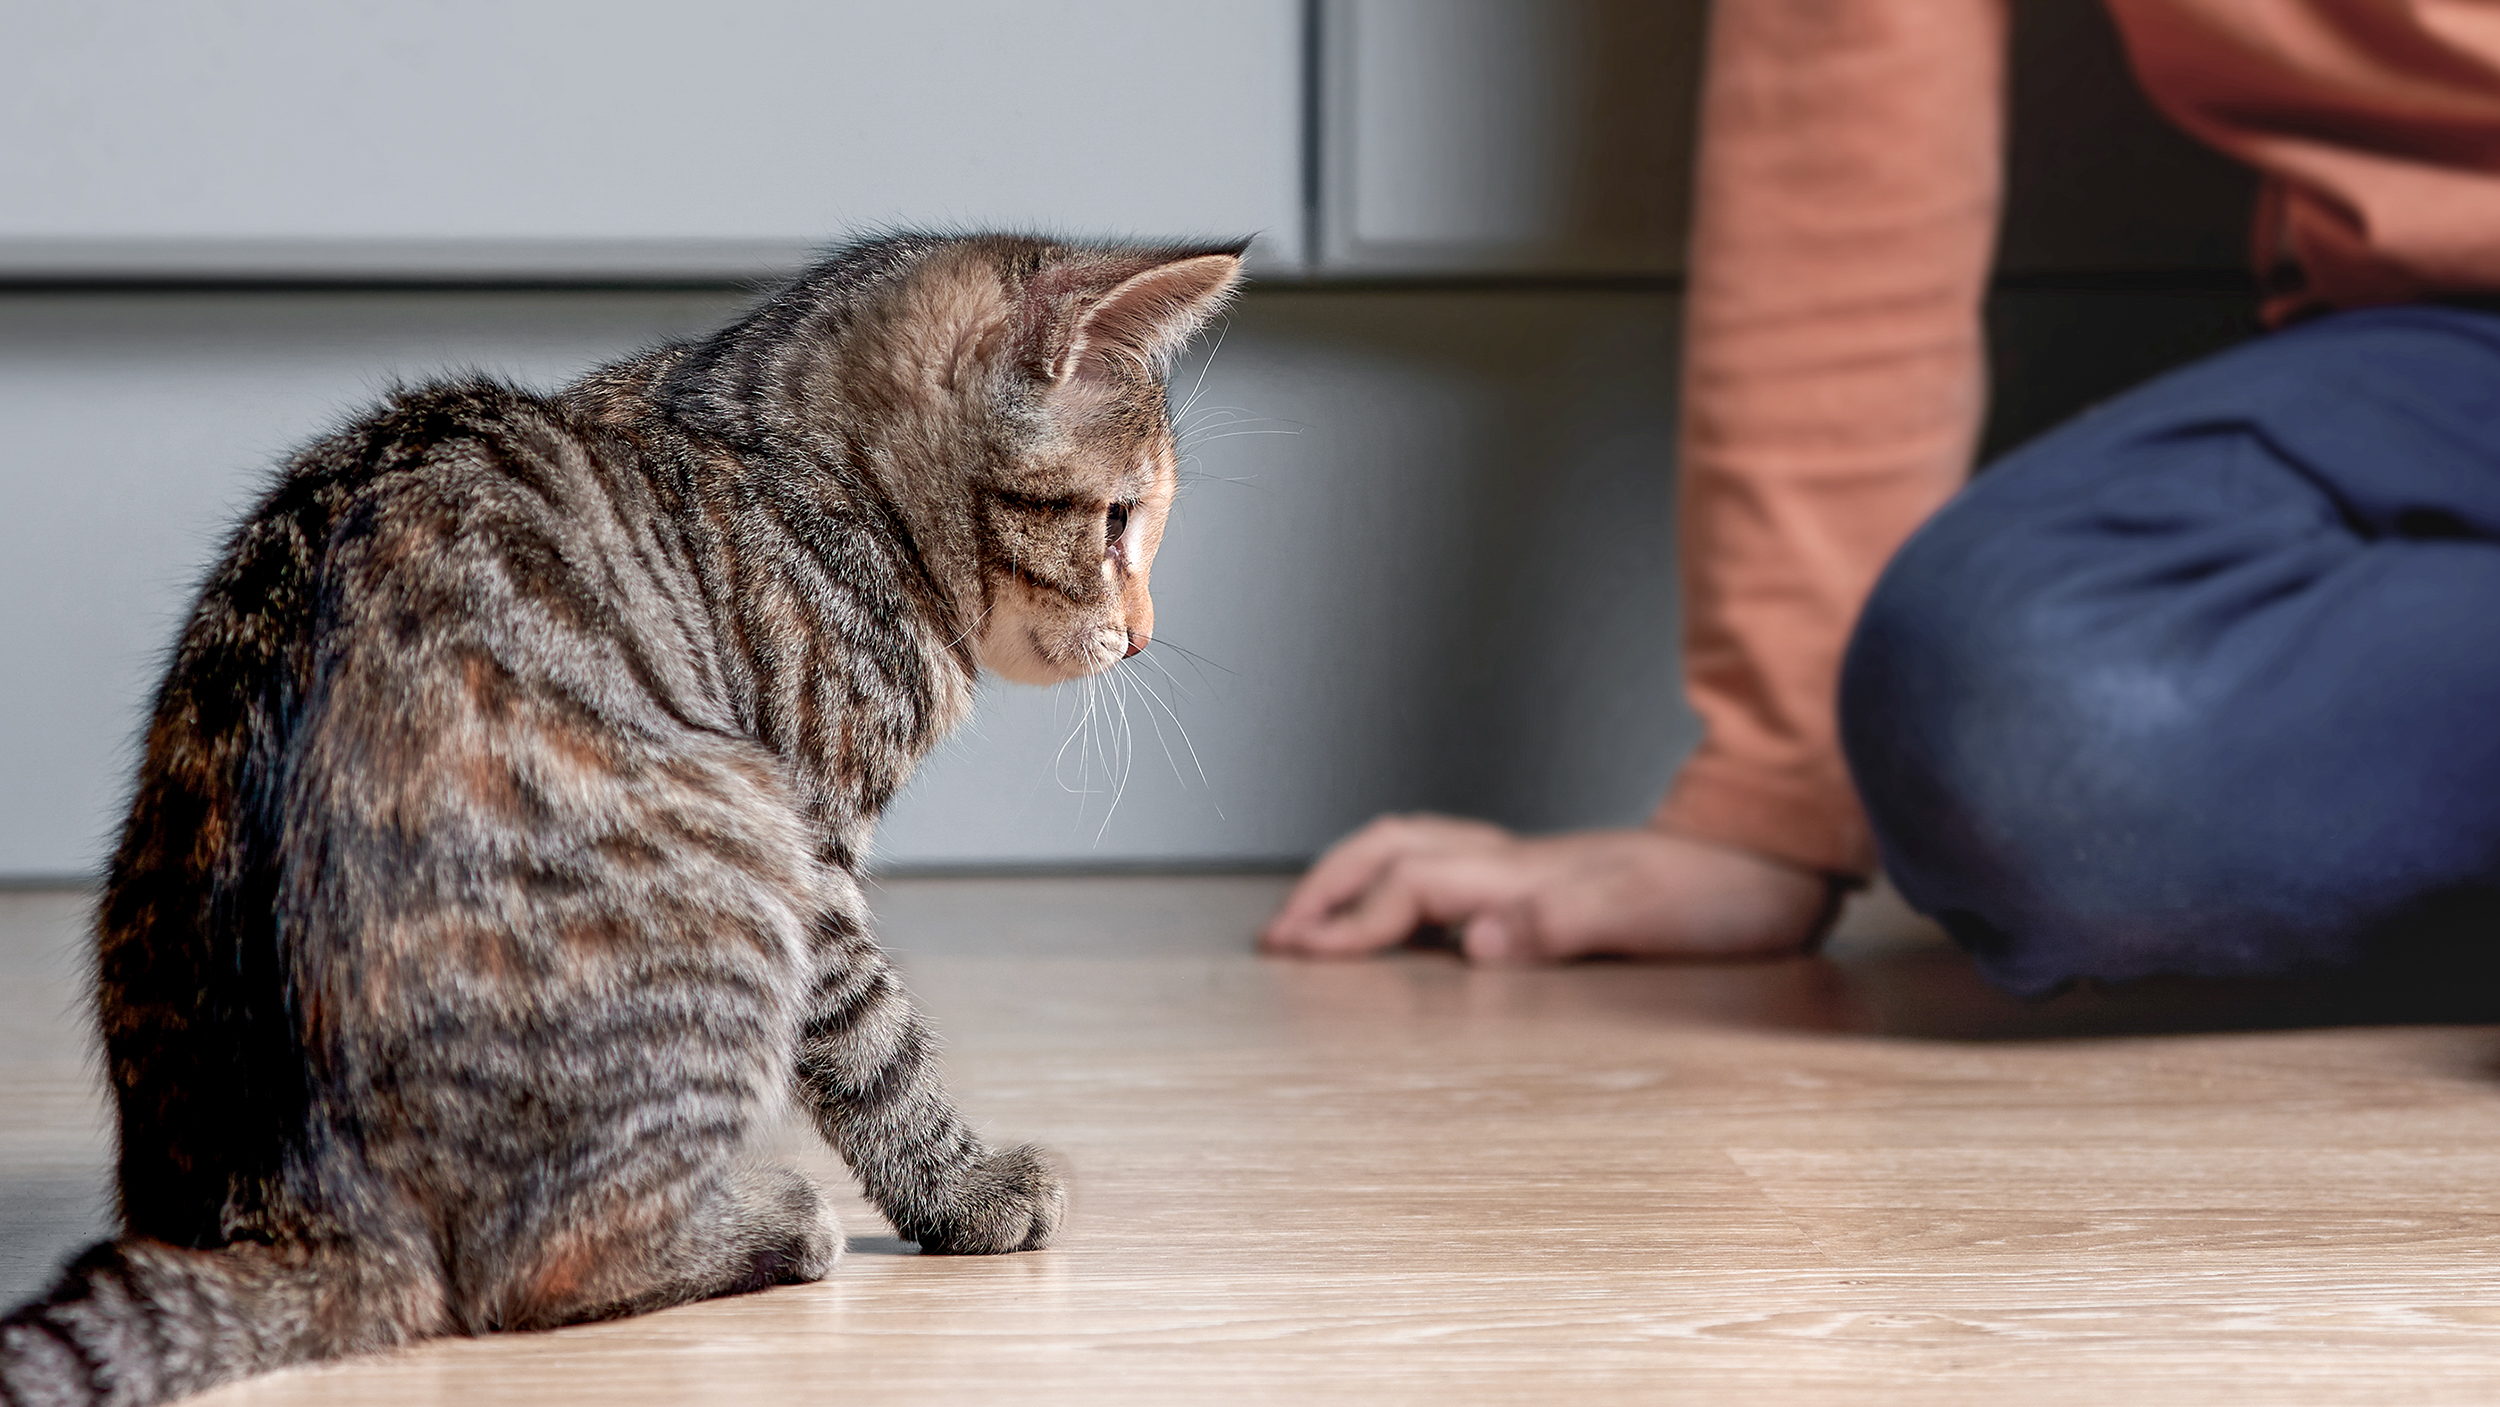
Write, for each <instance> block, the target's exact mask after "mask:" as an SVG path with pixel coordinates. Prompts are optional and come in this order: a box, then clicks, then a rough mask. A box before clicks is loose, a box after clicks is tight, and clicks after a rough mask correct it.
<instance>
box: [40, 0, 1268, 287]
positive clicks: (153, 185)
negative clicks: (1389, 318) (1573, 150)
mask: <svg viewBox="0 0 2500 1407" xmlns="http://www.w3.org/2000/svg"><path fill="white" fill-rule="evenodd" d="M1303 49H1304V45H1303V6H1302V5H1301V4H1300V3H1298V0H1227V3H1224V4H1221V5H1217V4H1198V3H1181V4H1174V3H1169V2H1168V0H1081V2H1080V0H1057V3H1052V0H947V3H913V4H895V3H870V2H869V0H815V3H808V0H708V3H705V4H702V5H688V4H669V3H658V0H400V2H399V3H390V4H381V3H370V0H367V2H365V3H357V2H355V0H225V3H195V4H178V5H177V4H161V3H151V2H150V0H77V3H40V2H38V0H30V3H22V4H14V5H8V6H0V278H6V277H11V276H15V277H29V276H37V277H40V276H57V275H61V274H69V275H89V276H103V277H115V276H124V275H135V276H141V277H166V276H171V277H185V276H196V275H208V276H218V275H232V274H246V275H266V276H272V277H305V276H311V277H335V276H348V277H355V276H385V277H404V276H417V277H427V276H453V277H498V278H500V277H514V276H519V277H533V276H545V277H553V278H581V277H591V278H614V279H621V280H630V279H634V278H638V277H646V276H652V277H660V278H719V277H723V276H729V277H738V276H745V275H749V274H753V273H758V272H768V271H771V270H774V269H778V268H783V267H787V266H790V265H792V264H794V263H795V262H797V261H798V260H799V259H801V258H803V257H804V255H805V253H806V251H807V250H808V249H809V248H810V247H811V246H814V245H816V244H818V243H820V242H822V241H825V240H827V239H829V238H832V237H834V236H836V235H838V234H840V233H842V232H844V231H853V230H859V229H862V228H866V227H873V226H876V225H879V224H885V223H904V224H911V225H929V224H936V225H942V226H1009V227H1019V228H1043V229H1048V230H1056V231H1065V232H1071V233H1081V234H1086V233H1090V234H1130V235H1148V236H1164V235H1185V234H1186V235H1208V236H1240V235H1246V234H1251V233H1254V232H1256V233H1258V234H1259V235H1260V237H1261V242H1260V245H1259V247H1258V254H1259V257H1260V259H1261V261H1262V262H1263V263H1265V264H1266V265H1267V266H1268V267H1271V268H1274V267H1290V266H1298V265H1299V263H1300V260H1301V258H1302V252H1303V251H1302V248H1301V237H1302V227H1303V223H1304V215H1303V205H1304V202H1303V187H1302V169H1301V166H1302V140H1301V110H1302V105H1303V104H1302V94H1303V75H1302V62H1303Z"/></svg>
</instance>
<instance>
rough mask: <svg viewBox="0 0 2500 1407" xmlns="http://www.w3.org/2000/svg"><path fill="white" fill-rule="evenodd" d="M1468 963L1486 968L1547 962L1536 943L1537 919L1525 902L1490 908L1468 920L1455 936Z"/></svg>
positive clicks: (1497, 905) (1546, 956) (1545, 956)
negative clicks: (1479, 964) (1478, 964)
mask: <svg viewBox="0 0 2500 1407" xmlns="http://www.w3.org/2000/svg"><path fill="white" fill-rule="evenodd" d="M1458 948H1459V951H1460V952H1461V953H1463V954H1464V955H1465V956H1466V958H1467V960H1468V961H1469V962H1472V963H1481V964H1483V965H1484V966H1487V967H1512V966H1518V965H1521V964H1525V963H1535V962H1544V961H1547V960H1549V959H1548V954H1546V953H1545V952H1544V951H1543V949H1542V947H1541V945H1540V944H1539V943H1538V941H1537V931H1536V919H1535V914H1534V913H1533V912H1532V910H1531V906H1530V905H1529V904H1528V903H1526V902H1525V901H1513V902H1511V903H1507V904H1496V905H1490V906H1488V907H1486V908H1485V909H1483V910H1482V911H1480V912H1478V913H1477V914H1475V915H1474V916H1473V917H1471V918H1469V919H1468V920H1467V926H1466V927H1465V928H1464V929H1462V930H1461V931H1460V933H1459V935H1458Z"/></svg>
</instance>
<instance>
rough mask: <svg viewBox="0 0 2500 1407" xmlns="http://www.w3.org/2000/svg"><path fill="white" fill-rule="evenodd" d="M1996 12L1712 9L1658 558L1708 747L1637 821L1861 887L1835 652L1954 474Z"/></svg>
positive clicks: (1861, 823) (1973, 348)
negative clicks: (1674, 452)
mask: <svg viewBox="0 0 2500 1407" xmlns="http://www.w3.org/2000/svg"><path fill="white" fill-rule="evenodd" d="M2005 20H2006V17H2005V12H2004V7H2003V3H2002V0H1723V3H1721V4H1720V5H1718V6H1717V8H1716V10H1715V11H1714V19H1713V25H1712V33H1711V51H1710V66H1709V70H1708V72H1709V79H1708V84H1707V87H1706V88H1705V90H1704V95H1703V113H1702V132H1703V142H1702V150H1701V160H1700V167H1699V171H1698V173H1697V176H1696V183H1697V189H1696V200H1695V211H1696V218H1695V222H1694V228H1693V240H1692V258H1691V271H1692V273H1691V289H1692V292H1691V303H1690V306H1689V308H1688V309H1687V312H1686V331H1685V352H1684V356H1685V363H1684V422H1683V437H1682V448H1681V456H1680V459H1679V463H1678V472H1679V474H1680V475H1681V482H1680V486H1679V496H1678V497H1679V501H1678V515H1679V522H1678V536H1679V539H1680V541H1679V547H1680V551H1681V554H1682V570H1683V580H1684V591H1685V604H1684V615H1685V625H1684V652H1685V657H1684V668H1685V677H1686V689H1687V692H1688V693H1689V694H1690V696H1691V698H1692V702H1693V706H1694V708H1695V709H1696V710H1697V711H1698V712H1699V713H1700V714H1701V717H1702V721H1703V724H1704V727H1705V731H1704V734H1703V739H1702V743H1701V746H1700V748H1699V750H1698V751H1696V752H1695V753H1694V755H1693V757H1692V758H1691V759H1690V760H1689V761H1688V762H1686V764H1685V766H1684V769H1683V771H1682V773H1681V774H1680V775H1679V776H1678V778H1677V780H1676V784H1675V788H1674V790H1673V791H1672V792H1670V793H1669V794H1668V796H1667V799H1666V802H1665V804H1664V805H1662V806H1661V807H1660V808H1659V809H1658V812H1657V814H1656V817H1655V819H1654V824H1655V825H1656V826H1658V827H1659V828H1661V829H1665V830H1670V831H1674V832H1677V833H1679V834H1684V835H1690V836H1695V837H1699V838H1702V839H1707V840H1712V841H1716V842H1719V843H1721V844H1724V845H1729V846H1734V847H1737V848H1740V849H1744V850H1749V851H1753V852H1756V853H1759V854H1763V855H1769V856H1773V857H1776V858H1778V859H1781V860H1785V861H1788V862H1790V863H1792V864H1796V865H1800V866H1803V867H1805V868H1808V869H1812V870H1817V871H1820V872H1823V873H1826V874H1832V875H1836V876H1842V877H1847V878H1860V877H1863V876H1865V875H1866V874H1868V873H1870V872H1871V871H1872V870H1873V869H1874V865H1875V855H1874V843H1873V841H1872V839H1871V838H1870V837H1869V835H1868V832H1867V827H1866V820H1865V817H1864V815H1863V813H1862V812H1861V811H1860V809H1859V807H1858V803H1857V797H1856V793H1855V791H1854V790H1853V789H1852V788H1851V786H1850V783H1849V775H1848V771H1847V768H1846V766H1845V765H1844V763H1843V762H1842V760H1841V753H1840V744H1839V739H1838V718H1837V705H1836V699H1837V694H1838V688H1839V676H1840V657H1841V652H1842V650H1843V648H1844V647H1845V646H1846V644H1847V642H1848V636H1849V630H1850V627H1851V625H1852V624H1853V623H1854V622H1855V621H1856V619H1857V613H1858V609H1859V607H1860V606H1861V605H1863V604H1864V602H1865V600H1866V597H1867V593H1868V591H1869V589H1870V588H1871V587H1872V586H1873V585H1874V581H1875V576H1876V573H1878V572H1879V571H1881V570H1882V569H1883V565H1884V563H1885V561H1886V560H1888V559H1889V558H1890V557H1891V555H1892V552H1893V549H1894V548H1896V547H1898V546H1899V545H1900V543H1901V541H1902V539H1903V538H1905V537H1907V536H1908V535H1909V533H1910V530H1911V529H1912V528H1914V527H1916V526H1917V525H1918V524H1919V523H1920V521H1922V520H1923V519H1925V518H1926V516H1927V515H1928V514H1929V513H1930V512H1932V511H1933V510H1934V509H1935V507H1936V506H1937V505H1938V504H1940V503H1942V502H1943V501H1944V500H1945V499H1946V497H1948V496H1949V495H1950V494H1951V493H1952V492H1953V490H1954V489H1955V488H1956V487H1957V486H1958V485H1959V484H1960V483H1961V482H1962V481H1963V479H1964V478H1965V477H1966V476H1967V475H1968V473H1969V470H1970V460H1971V455H1972V451H1973V447H1974V445H1975V443H1976V439H1977V434H1978V429H1979V419H1980V413H1981V408H1982V396H1983V387H1982V378H1983V375H1984V363H1983V360H1982V357H1983V347H1982V343H1981V328H1980V303H1981V299H1982V297H1983V295H1984V293H1985V291H1986V286H1987V276H1988V263H1989V254H1990V250H1991V246H1992V244H1993V242H1994V239H1995V235H1996V223H1997V204H1998V191H1999V185H2000V170H2001V166H2002V162H2003V138H2002V127H2003V120H2004V119H2003V114H2004V98H2003V89H2004V65H2005Z"/></svg>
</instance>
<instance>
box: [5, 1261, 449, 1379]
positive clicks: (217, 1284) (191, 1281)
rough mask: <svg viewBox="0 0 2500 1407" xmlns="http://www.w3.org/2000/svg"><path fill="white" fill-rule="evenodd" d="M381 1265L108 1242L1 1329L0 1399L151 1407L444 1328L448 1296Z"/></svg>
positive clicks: (69, 1270) (391, 1343) (382, 1346)
mask: <svg viewBox="0 0 2500 1407" xmlns="http://www.w3.org/2000/svg"><path fill="white" fill-rule="evenodd" d="M385 1269H386V1267H384V1266H377V1265H376V1264H375V1263H374V1262H373V1261H372V1260H370V1259H368V1258H364V1257H355V1256H352V1255H351V1254H349V1253H347V1252H345V1251H337V1250H306V1249H302V1248H297V1247H285V1246H264V1245H245V1244H238V1245H233V1246H227V1247H223V1248H220V1249H217V1250H207V1251H198V1250H186V1249H184V1248H182V1247H179V1246H170V1245H167V1244H166V1243H164V1242H162V1241H151V1240H147V1239H144V1238H140V1237H133V1238H130V1239H127V1240H121V1241H107V1242H104V1243H102V1244H100V1245H97V1246H94V1247H92V1248H90V1249H89V1250H88V1251H87V1252H86V1253H85V1254H84V1255H81V1256H80V1257H79V1258H78V1259H76V1260H74V1261H72V1262H70V1264H69V1267H68V1268H67V1269H66V1270H64V1271H62V1272H61V1279H60V1283H58V1284H57V1285H54V1286H53V1287H52V1290H51V1292H50V1293H49V1294H47V1295H45V1296H44V1297H43V1298H42V1299H39V1300H36V1301H34V1302H32V1303H30V1304H27V1305H25V1306H23V1307H21V1308H19V1309H18V1310H17V1311H16V1312H15V1313H13V1314H11V1315H9V1316H8V1317H7V1318H6V1319H0V1403H5V1404H6V1405H7V1407H146V1404H149V1403H157V1402H167V1401H171V1400H172V1399H174V1398H177V1397H187V1396H189V1395H190V1394H192V1393H195V1392H199V1391H202V1390H204V1389H206V1388H210V1387H214V1386H216V1385H217V1384H219V1383H224V1382H232V1381H233V1380H234V1379H236V1378H241V1377H246V1376H249V1375H250V1374H253V1373H264V1372H267V1371H269V1370H270V1369H272V1368H281V1367H284V1366H286V1365H287V1364H290V1363H304V1362H309V1361H311V1360H313V1359H319V1358H336V1357H339V1356H341V1355H343V1354H350V1353H363V1352H369V1351H371V1350H374V1349H380V1348H387V1347H390V1346H391V1345H393V1344H398V1343H405V1342H407V1341H408V1340H409V1339H411V1338H415V1337H419V1336H421V1335H425V1334H428V1333H434V1332H439V1331H440V1330H439V1320H440V1310H439V1304H440V1300H439V1298H438V1297H434V1296H429V1295H427V1294H425V1293H424V1292H423V1290H422V1289H421V1288H418V1287H413V1286H407V1285H402V1286H397V1287H390V1286H385V1285H381V1284H377V1283H374V1282H375V1281H377V1280H378V1279H380V1278H383V1277H382V1276H381V1275H379V1274H377V1272H378V1271H383V1270H385ZM393 1288H396V1289H397V1293H393V1292H392V1289H393ZM429 1301H431V1310H430V1312H429Z"/></svg>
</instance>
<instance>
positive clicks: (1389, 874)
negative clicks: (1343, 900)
mask: <svg viewBox="0 0 2500 1407" xmlns="http://www.w3.org/2000/svg"><path fill="white" fill-rule="evenodd" d="M1512 868H1513V867H1511V866H1508V865H1506V864H1504V863H1503V862H1502V860H1501V859H1500V858H1499V856H1498V855H1492V854H1483V853H1474V854H1464V853H1463V854H1458V855H1433V856H1424V857H1421V858H1417V857H1412V856H1409V857H1401V858H1399V859H1397V860H1395V861H1392V862H1391V863H1390V864H1389V866H1388V867H1387V868H1386V869H1384V870H1383V871H1382V872H1381V874H1380V877H1379V879H1378V880H1377V881H1375V882H1374V883H1373V884H1372V885H1371V887H1370V888H1368V889H1366V890H1364V891H1363V893H1362V894H1361V895H1360V896H1359V897H1358V898H1357V899H1356V900H1355V901H1354V902H1353V903H1351V904H1348V905H1345V906H1344V907H1342V908H1340V909H1337V910H1336V911H1334V912H1332V913H1329V914H1327V915H1325V916H1323V917H1322V918H1320V919H1319V920H1318V921H1316V922H1314V923H1313V924H1311V925H1310V926H1309V927H1308V928H1307V929H1305V930H1304V932H1303V936H1302V943H1303V944H1304V946H1305V947H1306V948H1307V949H1308V950H1310V951H1314V952H1336V953H1354V952H1371V951H1374V950H1376V949H1380V948H1386V947H1391V946H1393V945H1395V944H1398V943H1403V942H1405V941H1406V940H1407V939H1408V938H1410V937H1412V936H1413V935H1414V933H1415V930H1416V929H1418V928H1420V927H1422V926H1423V925H1425V924H1428V923H1436V924H1448V925H1451V926H1453V927H1455V926H1459V925H1462V924H1465V923H1467V922H1468V921H1469V920H1471V919H1473V918H1474V917H1475V916H1476V915H1477V914H1479V913H1482V912H1485V911H1487V910H1489V909H1491V908H1493V907H1495V906H1497V905H1499V904H1501V903H1504V902H1506V901H1508V900H1509V898H1510V897H1511V895H1512V892H1513V890H1514V889H1515V888H1516V886H1515V884H1513V883H1512V882H1510V881H1511V875H1510V871H1511V869H1512Z"/></svg>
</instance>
